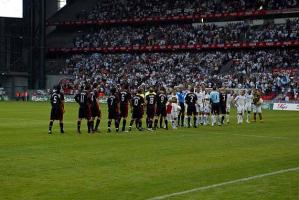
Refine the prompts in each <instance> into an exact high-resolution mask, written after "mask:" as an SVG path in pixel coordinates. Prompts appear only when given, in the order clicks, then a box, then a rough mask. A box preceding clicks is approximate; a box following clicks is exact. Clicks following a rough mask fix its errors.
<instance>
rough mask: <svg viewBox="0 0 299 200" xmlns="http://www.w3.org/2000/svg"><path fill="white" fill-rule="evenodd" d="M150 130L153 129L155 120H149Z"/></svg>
mask: <svg viewBox="0 0 299 200" xmlns="http://www.w3.org/2000/svg"><path fill="white" fill-rule="evenodd" d="M148 128H153V120H151V119H149V120H148Z"/></svg>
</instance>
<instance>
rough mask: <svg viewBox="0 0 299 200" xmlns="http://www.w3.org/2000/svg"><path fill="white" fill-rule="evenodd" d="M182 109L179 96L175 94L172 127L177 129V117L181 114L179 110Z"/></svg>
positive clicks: (172, 101)
mask: <svg viewBox="0 0 299 200" xmlns="http://www.w3.org/2000/svg"><path fill="white" fill-rule="evenodd" d="M180 110H181V107H180V106H179V104H178V100H177V98H176V97H175V96H174V97H172V99H171V125H172V129H177V127H178V124H177V122H178V121H177V119H178V116H179V112H180Z"/></svg>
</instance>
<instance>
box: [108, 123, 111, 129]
mask: <svg viewBox="0 0 299 200" xmlns="http://www.w3.org/2000/svg"><path fill="white" fill-rule="evenodd" d="M110 128H111V121H108V129H110Z"/></svg>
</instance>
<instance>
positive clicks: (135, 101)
mask: <svg viewBox="0 0 299 200" xmlns="http://www.w3.org/2000/svg"><path fill="white" fill-rule="evenodd" d="M144 103H145V102H144V98H143V97H142V89H139V90H138V92H137V94H136V95H134V96H133V97H132V100H131V111H132V119H131V122H130V126H129V131H131V130H132V126H133V124H134V121H135V123H136V127H137V129H138V130H139V131H143V129H142V115H143V106H144Z"/></svg>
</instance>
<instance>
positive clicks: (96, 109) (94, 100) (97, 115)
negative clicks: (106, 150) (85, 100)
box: [90, 83, 101, 132]
mask: <svg viewBox="0 0 299 200" xmlns="http://www.w3.org/2000/svg"><path fill="white" fill-rule="evenodd" d="M90 95H91V126H92V131H93V132H98V129H99V125H100V122H101V110H100V106H99V103H98V98H99V92H98V85H97V84H96V83H95V84H93V89H92V91H91V92H90ZM94 120H96V124H95V126H94Z"/></svg>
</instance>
